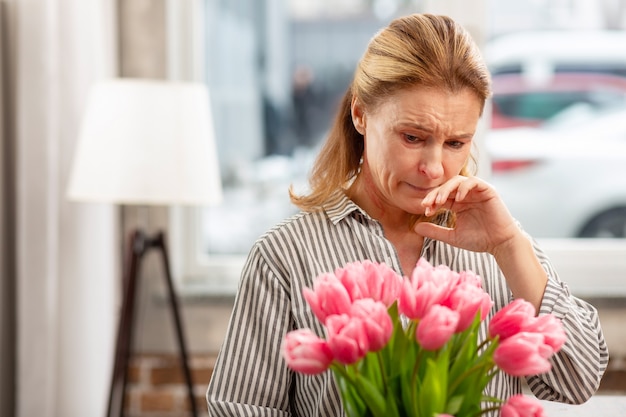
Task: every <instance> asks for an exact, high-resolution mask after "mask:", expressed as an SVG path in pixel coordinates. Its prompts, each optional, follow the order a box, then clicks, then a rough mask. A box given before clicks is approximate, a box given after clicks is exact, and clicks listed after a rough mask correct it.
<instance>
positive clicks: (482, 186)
mask: <svg viewBox="0 0 626 417" xmlns="http://www.w3.org/2000/svg"><path fill="white" fill-rule="evenodd" d="M422 206H423V207H424V208H425V210H426V213H425V214H426V215H431V214H433V213H434V212H435V211H437V210H438V209H440V208H446V209H449V210H451V211H453V212H454V213H455V214H456V226H455V227H454V228H453V229H450V228H447V227H442V226H439V225H436V224H432V223H427V222H423V223H417V224H416V225H415V231H416V233H418V234H420V235H422V236H426V237H429V238H432V239H436V240H440V241H442V242H446V243H449V244H450V245H453V246H456V247H459V248H462V249H467V250H471V251H474V252H489V253H491V254H494V255H495V254H496V252H497V251H498V250H499V248H501V247H504V246H506V245H507V244H508V242H511V241H512V240H513V239H515V238H516V237H519V235H521V234H522V232H521V230H520V229H519V227H518V226H517V224H516V222H515V219H514V218H513V217H512V216H511V214H510V213H509V211H508V209H507V208H506V206H505V205H504V203H503V202H502V200H501V199H500V196H499V195H498V194H497V193H496V191H495V190H494V188H493V187H492V186H491V185H490V184H488V183H487V182H485V181H483V180H481V179H480V178H477V177H465V176H461V175H457V176H456V177H454V178H451V179H450V180H448V181H447V182H446V183H444V184H442V185H441V186H439V187H437V188H436V189H434V190H432V191H431V192H430V193H429V194H428V195H426V197H425V198H424V199H423V200H422Z"/></svg>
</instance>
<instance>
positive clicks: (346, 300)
mask: <svg viewBox="0 0 626 417" xmlns="http://www.w3.org/2000/svg"><path fill="white" fill-rule="evenodd" d="M302 295H303V296H304V299H305V300H306V301H307V303H308V304H309V306H310V307H311V310H313V314H315V316H316V317H317V318H318V320H319V321H321V322H322V323H325V322H326V318H327V317H328V316H330V315H333V314H345V313H348V311H350V305H351V304H352V302H351V300H350V295H348V291H347V290H346V288H345V287H344V286H343V285H342V284H341V282H340V281H339V280H338V279H337V277H336V276H335V275H334V274H330V273H326V274H322V275H320V276H319V277H317V279H316V280H315V282H314V283H313V289H312V290H311V289H310V288H304V289H303V290H302Z"/></svg>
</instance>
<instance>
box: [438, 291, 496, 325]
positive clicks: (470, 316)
mask: <svg viewBox="0 0 626 417" xmlns="http://www.w3.org/2000/svg"><path fill="white" fill-rule="evenodd" d="M444 305H446V306H447V307H450V308H451V309H452V310H454V311H457V312H458V313H459V316H460V318H459V324H458V326H457V328H456V332H457V333H460V332H462V331H464V330H466V329H467V328H468V327H470V326H471V325H472V323H473V321H474V319H475V318H476V314H477V313H478V312H480V320H481V321H482V320H484V319H485V317H487V314H489V310H491V307H492V306H493V301H492V300H491V297H490V296H489V294H487V293H486V292H485V291H484V290H483V289H482V288H481V287H480V286H478V287H477V286H475V285H473V284H471V283H463V284H460V285H457V286H456V287H455V288H454V289H453V290H452V293H451V294H450V297H449V298H448V300H447V301H446V302H444Z"/></svg>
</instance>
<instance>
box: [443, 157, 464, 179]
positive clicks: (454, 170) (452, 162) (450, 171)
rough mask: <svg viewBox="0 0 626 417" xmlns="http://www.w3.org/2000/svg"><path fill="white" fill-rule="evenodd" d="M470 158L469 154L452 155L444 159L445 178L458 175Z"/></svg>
mask: <svg viewBox="0 0 626 417" xmlns="http://www.w3.org/2000/svg"><path fill="white" fill-rule="evenodd" d="M469 157H470V153H469V152H458V153H453V154H450V155H448V156H447V158H444V160H443V170H444V173H445V175H446V176H447V177H453V176H455V175H459V173H460V172H461V170H462V169H463V167H464V166H466V164H467V163H468V160H469Z"/></svg>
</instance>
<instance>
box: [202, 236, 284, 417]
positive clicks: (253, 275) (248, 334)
mask: <svg viewBox="0 0 626 417" xmlns="http://www.w3.org/2000/svg"><path fill="white" fill-rule="evenodd" d="M289 300H290V297H289V288H288V286H286V285H285V283H284V282H281V280H280V279H278V277H277V276H276V275H275V274H274V273H273V272H272V270H271V268H270V267H269V266H268V264H267V263H266V262H264V260H263V257H262V255H261V254H260V252H259V250H258V247H256V248H253V250H252V251H251V253H250V255H249V256H248V260H247V261H246V264H245V266H244V268H243V271H242V277H241V281H240V284H239V290H238V293H237V296H236V297H235V303H234V307H233V311H232V314H231V318H230V322H229V324H228V327H227V331H226V336H225V339H224V342H223V345H222V348H221V350H220V353H219V355H218V358H217V361H216V364H215V368H214V371H213V375H212V377H211V381H210V383H209V387H208V390H207V394H206V398H207V405H208V411H209V416H210V417H226V416H233V417H234V416H274V417H276V416H278V417H280V416H288V415H290V414H289V398H288V391H287V390H285V389H284V387H286V386H289V378H290V372H289V370H288V368H287V367H286V365H285V361H284V360H283V358H282V356H281V354H280V346H281V343H282V340H283V336H284V334H285V332H286V331H288V328H289V326H290V314H289V310H290V301H289Z"/></svg>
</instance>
